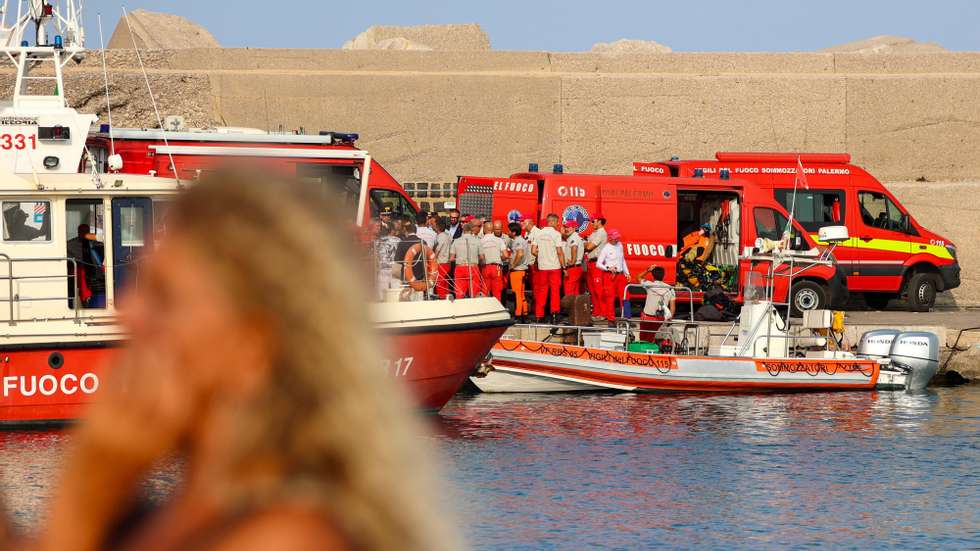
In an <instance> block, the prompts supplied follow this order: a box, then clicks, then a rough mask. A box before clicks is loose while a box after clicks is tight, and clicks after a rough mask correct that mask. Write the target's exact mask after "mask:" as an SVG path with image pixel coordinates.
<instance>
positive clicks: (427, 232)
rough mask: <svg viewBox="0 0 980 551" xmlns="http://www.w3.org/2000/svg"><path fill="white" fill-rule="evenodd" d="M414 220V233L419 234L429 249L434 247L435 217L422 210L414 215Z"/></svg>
mask: <svg viewBox="0 0 980 551" xmlns="http://www.w3.org/2000/svg"><path fill="white" fill-rule="evenodd" d="M415 222H416V224H417V225H418V229H417V230H415V235H417V236H419V237H420V238H421V239H422V241H424V242H425V244H426V245H428V246H429V248H430V249H435V248H436V230H434V229H433V227H434V226H435V225H436V221H435V218H434V217H433V216H432V215H431V214H428V213H427V212H425V211H424V210H423V211H421V212H419V213H418V215H416V217H415Z"/></svg>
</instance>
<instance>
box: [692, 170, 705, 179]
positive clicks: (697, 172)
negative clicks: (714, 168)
mask: <svg viewBox="0 0 980 551" xmlns="http://www.w3.org/2000/svg"><path fill="white" fill-rule="evenodd" d="M694 177H695V178H704V169H703V168H695V169H694Z"/></svg>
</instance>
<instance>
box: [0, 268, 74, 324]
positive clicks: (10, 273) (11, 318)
mask: <svg viewBox="0 0 980 551" xmlns="http://www.w3.org/2000/svg"><path fill="white" fill-rule="evenodd" d="M0 262H4V263H6V264H7V269H6V275H5V276H4V275H0V279H5V280H7V285H6V288H7V296H6V297H2V298H0V302H6V303H7V308H6V310H7V323H8V324H9V325H17V324H18V323H24V322H37V321H50V319H51V318H50V317H44V318H43V319H41V318H37V317H24V318H18V317H17V316H16V315H15V305H16V304H17V303H24V302H53V301H64V302H65V303H70V304H71V306H70V308H71V310H72V313H73V319H74V321H75V323H81V301H80V300H79V296H78V295H79V290H78V277H77V275H76V274H78V260H77V259H74V258H70V257H38V258H11V257H10V256H9V255H7V254H4V253H0ZM42 262H57V263H67V264H68V266H69V267H70V268H69V269H68V270H65V271H67V272H69V273H65V274H62V273H60V271H61V270H58V271H52V272H51V273H47V274H35V275H21V276H15V275H14V264H15V263H25V264H27V263H42ZM52 280H54V281H60V280H65V282H66V284H69V283H70V284H71V286H72V289H71V292H70V293H71V294H70V295H69V292H68V291H66V292H65V293H64V294H58V295H54V296H48V295H44V296H28V297H24V296H20V294H19V293H15V292H14V283H15V282H21V281H52Z"/></svg>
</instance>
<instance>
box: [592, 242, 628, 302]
mask: <svg viewBox="0 0 980 551" xmlns="http://www.w3.org/2000/svg"><path fill="white" fill-rule="evenodd" d="M621 239H622V234H620V233H619V230H609V242H608V243H606V244H605V245H603V247H602V249H600V250H599V255H598V257H597V258H596V263H595V264H596V267H597V268H598V269H599V271H601V272H602V290H601V297H600V300H599V311H598V312H596V311H595V307H594V306H593V314H594V315H595V316H596V317H599V318H605V319H606V320H608V321H613V320H615V319H616V299H617V298H618V299H620V301H621V300H622V296H623V291H624V290H625V289H626V284H627V282H628V281H629V278H630V271H629V267H628V266H627V265H626V256H625V254H624V252H623V244H622V242H621V241H620V240H621Z"/></svg>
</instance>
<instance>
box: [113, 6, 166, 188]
mask: <svg viewBox="0 0 980 551" xmlns="http://www.w3.org/2000/svg"><path fill="white" fill-rule="evenodd" d="M122 11H123V18H124V19H125V20H126V27H127V28H128V29H129V36H130V38H132V39H133V49H134V50H136V59H137V61H139V64H140V71H142V72H143V81H144V82H146V90H147V92H149V93H150V103H151V104H152V105H153V112H154V113H155V114H156V116H157V124H158V125H160V133H161V135H163V145H164V146H166V148H167V157H168V158H169V159H170V167H171V168H173V170H174V179H175V180H177V185H178V186H179V185H180V174H179V173H178V171H177V164H176V163H174V154H173V153H172V152H171V151H170V142H169V141H167V129H166V128H164V126H163V119H162V118H160V110H159V109H158V108H157V100H156V98H155V97H153V87H152V86H150V77H149V76H147V74H146V67H145V66H144V65H143V57H142V56H141V55H140V47H139V44H137V43H136V33H135V32H133V25H132V24H131V23H130V22H129V12H128V11H126V7H125V6H123V9H122Z"/></svg>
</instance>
